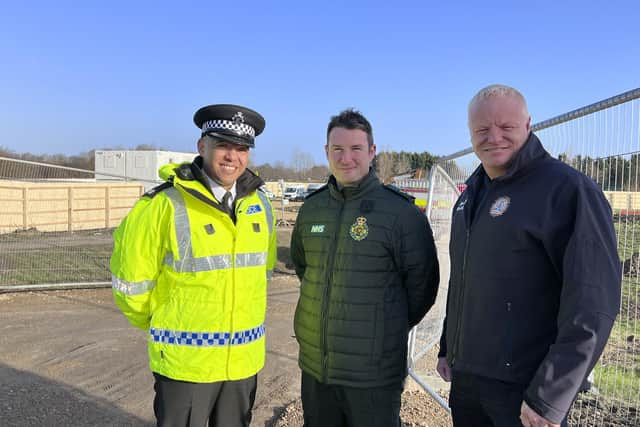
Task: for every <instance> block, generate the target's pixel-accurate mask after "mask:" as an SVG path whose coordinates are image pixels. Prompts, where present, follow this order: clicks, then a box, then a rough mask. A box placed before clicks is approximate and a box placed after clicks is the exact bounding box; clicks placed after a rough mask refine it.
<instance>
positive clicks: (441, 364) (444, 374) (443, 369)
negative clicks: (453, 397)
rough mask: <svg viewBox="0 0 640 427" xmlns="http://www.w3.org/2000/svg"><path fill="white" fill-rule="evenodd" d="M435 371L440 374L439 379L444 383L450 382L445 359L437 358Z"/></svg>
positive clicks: (449, 373)
mask: <svg viewBox="0 0 640 427" xmlns="http://www.w3.org/2000/svg"><path fill="white" fill-rule="evenodd" d="M436 371H438V374H440V377H441V378H442V379H443V380H445V381H446V382H450V381H451V368H450V367H449V364H448V363H447V358H446V357H438V364H437V365H436Z"/></svg>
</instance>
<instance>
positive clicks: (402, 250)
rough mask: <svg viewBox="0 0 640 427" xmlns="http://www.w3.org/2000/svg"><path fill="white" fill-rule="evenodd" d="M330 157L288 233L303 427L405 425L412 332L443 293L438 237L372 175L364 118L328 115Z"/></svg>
mask: <svg viewBox="0 0 640 427" xmlns="http://www.w3.org/2000/svg"><path fill="white" fill-rule="evenodd" d="M325 151H326V154H327V159H328V160H329V167H330V169H331V173H332V175H331V177H330V178H329V181H328V184H327V185H326V186H324V187H322V188H320V189H319V190H317V191H315V192H314V193H311V194H310V195H309V196H308V198H307V199H306V201H305V203H304V205H303V206H302V208H301V209H300V213H299V214H298V218H297V220H296V225H295V228H294V230H293V234H292V237H291V256H292V259H293V263H294V265H295V269H296V274H297V275H298V277H299V278H300V280H301V283H302V284H301V288H300V299H299V301H298V305H297V307H296V313H295V320H294V328H295V333H296V339H297V340H298V343H299V345H300V352H299V365H300V368H301V369H302V405H303V409H304V422H305V426H306V427H320V426H322V427H325V426H332V427H340V426H347V425H348V426H356V427H358V426H362V427H365V426H366V427H375V426H381V427H390V426H399V425H400V416H399V414H400V395H401V393H402V387H403V383H404V379H405V377H406V374H407V365H406V359H407V337H408V333H409V330H410V329H411V328H412V327H413V326H414V325H416V324H417V323H418V322H420V320H421V319H422V318H423V317H424V315H425V314H426V313H427V311H428V310H429V308H430V307H431V306H432V305H433V303H434V302H435V298H436V293H437V290H438V284H439V270H438V261H437V257H436V249H435V245H434V242H433V235H432V232H431V228H430V227H429V223H428V222H427V218H426V217H425V216H424V214H422V213H421V212H420V210H419V209H418V208H417V207H416V206H415V205H414V204H413V198H412V197H410V196H407V195H405V194H403V193H401V192H399V191H398V190H396V189H394V188H391V187H388V186H385V185H383V184H382V183H381V182H380V180H379V179H378V177H377V176H376V174H375V172H374V171H373V169H371V162H372V161H373V159H374V157H375V154H376V147H375V145H374V144H373V132H372V129H371V124H370V123H369V122H368V120H367V119H366V118H365V117H364V116H363V115H362V114H360V113H359V112H357V111H354V110H346V111H343V112H342V113H340V114H339V115H337V116H334V117H332V118H331V121H330V122H329V126H328V128H327V144H326V146H325Z"/></svg>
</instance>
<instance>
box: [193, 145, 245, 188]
mask: <svg viewBox="0 0 640 427" xmlns="http://www.w3.org/2000/svg"><path fill="white" fill-rule="evenodd" d="M198 153H200V155H201V156H202V158H203V160H204V170H205V172H206V173H207V175H209V176H210V177H211V179H213V180H214V181H217V182H218V183H220V184H221V185H222V186H223V187H224V188H225V189H227V190H229V189H230V188H231V187H232V186H233V184H234V183H235V182H236V180H237V179H238V178H239V177H240V175H242V174H243V173H244V171H245V170H246V169H247V163H248V162H249V147H246V146H244V145H238V144H231V143H229V142H225V141H214V140H210V139H208V138H201V139H200V141H198Z"/></svg>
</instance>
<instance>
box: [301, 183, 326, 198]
mask: <svg viewBox="0 0 640 427" xmlns="http://www.w3.org/2000/svg"><path fill="white" fill-rule="evenodd" d="M328 189H329V186H328V185H326V184H325V185H323V186H322V187H320V188H317V189H315V190H313V191H312V192H311V193H309V194H307V195H306V196H304V198H305V200H306V199H308V198H310V197H313V196H315V195H316V194H320V193H322V192H323V191H325V190H328Z"/></svg>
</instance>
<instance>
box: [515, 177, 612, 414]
mask: <svg viewBox="0 0 640 427" xmlns="http://www.w3.org/2000/svg"><path fill="white" fill-rule="evenodd" d="M566 197H571V196H566ZM573 199H574V200H573V202H572V203H573V204H574V209H568V210H569V212H571V213H573V214H575V220H574V223H573V225H574V226H573V230H572V231H570V232H569V233H568V234H567V235H568V236H569V237H568V240H567V239H555V240H561V241H562V240H564V241H565V243H566V245H565V244H562V243H561V246H558V243H557V242H554V241H553V239H554V238H555V237H557V235H553V234H552V235H550V236H549V240H548V241H546V242H544V244H545V247H546V248H547V251H548V253H549V256H550V258H551V259H552V262H555V263H556V264H557V265H561V269H562V270H561V271H562V290H561V295H560V306H559V312H558V313H559V314H558V319H557V328H558V335H557V338H556V341H555V342H554V343H553V344H552V345H551V347H550V348H549V352H548V353H547V356H546V357H545V359H544V360H543V361H542V363H541V364H540V366H539V368H538V370H537V372H536V374H535V376H534V378H533V380H532V381H531V383H530V384H529V386H528V388H527V390H526V392H525V401H526V402H527V404H528V405H529V406H530V407H531V408H532V409H534V410H535V411H536V412H538V413H539V414H540V415H542V416H543V417H545V418H546V419H548V420H550V421H552V422H555V423H559V422H561V421H562V420H563V419H564V417H565V416H566V415H567V412H568V411H569V408H570V406H571V404H572V402H573V400H574V398H575V396H576V395H577V393H578V390H579V387H580V385H581V384H582V381H583V380H584V378H586V376H587V375H588V374H589V372H590V371H591V370H592V369H593V367H594V366H595V364H596V362H597V361H598V358H599V357H600V354H601V353H602V351H603V349H604V346H605V344H606V343H607V340H608V338H609V334H610V332H611V328H612V326H613V322H614V320H615V317H616V315H617V313H618V311H619V308H620V292H621V289H620V288H621V267H620V260H619V258H618V251H617V244H616V236H615V231H614V228H613V221H612V215H611V208H610V206H609V204H608V202H607V201H606V199H605V198H604V195H603V194H602V192H601V191H600V190H599V189H598V188H596V187H595V185H585V186H583V187H581V188H580V187H579V188H578V189H577V191H576V194H575V195H574V196H573ZM563 249H564V250H563Z"/></svg>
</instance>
